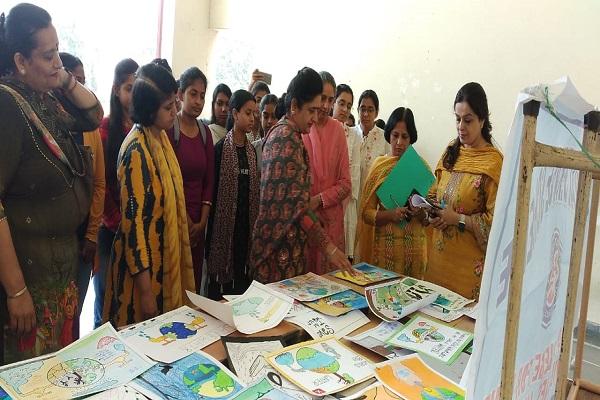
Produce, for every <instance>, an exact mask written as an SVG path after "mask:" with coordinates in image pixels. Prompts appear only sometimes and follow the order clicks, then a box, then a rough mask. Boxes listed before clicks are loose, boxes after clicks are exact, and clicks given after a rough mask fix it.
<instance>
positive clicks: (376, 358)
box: [202, 274, 475, 362]
mask: <svg viewBox="0 0 600 400" xmlns="http://www.w3.org/2000/svg"><path fill="white" fill-rule="evenodd" d="M323 277H324V278H327V279H329V280H331V281H333V282H336V283H339V284H342V285H344V286H347V287H348V288H349V289H352V290H354V291H355V292H357V293H360V294H362V295H364V294H365V288H364V287H363V286H358V285H355V284H353V283H352V282H348V281H346V280H343V279H338V278H336V277H334V276H332V275H328V274H326V275H323ZM367 317H368V318H369V320H370V321H369V323H367V324H366V325H363V326H361V327H360V328H358V329H356V330H354V331H353V332H352V333H351V334H350V336H354V335H357V334H359V333H361V332H364V331H366V330H369V329H371V328H374V327H376V326H377V325H379V323H380V322H381V320H380V319H379V318H378V317H376V316H375V315H373V314H372V313H371V312H370V311H369V312H368V313H367ZM448 325H450V326H453V327H455V328H457V329H462V330H465V331H468V332H473V330H474V327H475V321H473V320H472V319H471V318H469V317H466V316H462V317H460V318H459V319H457V320H455V321H452V322H450V323H449V324H448ZM229 336H253V337H267V336H279V337H282V338H283V340H284V342H285V343H286V344H287V345H292V344H295V343H299V342H301V341H304V340H309V339H311V338H310V337H309V336H308V334H307V333H306V332H305V331H304V329H302V328H301V327H299V326H297V325H294V324H292V323H290V322H287V321H285V320H284V321H281V323H280V324H279V325H277V326H276V327H275V328H272V329H268V330H266V331H262V332H258V333H255V334H253V335H246V334H243V333H241V332H238V331H235V332H233V333H231V334H230V335H229ZM341 342H342V343H344V344H345V345H347V346H348V347H350V348H351V349H352V350H354V351H355V352H357V353H359V354H360V355H362V356H364V357H366V358H368V359H369V360H371V361H373V362H381V361H384V360H385V358H384V357H382V356H380V355H379V354H375V353H373V352H372V351H370V350H368V349H365V348H364V347H362V346H360V345H358V344H356V343H354V342H351V341H349V340H346V339H341ZM202 351H204V352H205V353H208V354H210V355H211V356H212V357H214V358H216V359H217V360H219V361H221V362H224V361H226V360H227V352H226V351H225V347H224V346H223V342H221V341H220V340H218V341H216V342H214V343H213V344H211V345H208V346H206V347H205V348H203V349H202Z"/></svg>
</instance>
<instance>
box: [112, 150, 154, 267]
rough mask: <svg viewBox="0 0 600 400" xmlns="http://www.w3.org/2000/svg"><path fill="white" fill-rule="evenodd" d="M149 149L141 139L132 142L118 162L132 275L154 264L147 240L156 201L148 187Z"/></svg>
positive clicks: (123, 225)
mask: <svg viewBox="0 0 600 400" xmlns="http://www.w3.org/2000/svg"><path fill="white" fill-rule="evenodd" d="M146 156H147V154H146V151H145V150H144V149H143V148H142V147H141V146H140V144H139V143H136V144H132V145H131V147H130V148H129V149H127V150H126V151H125V153H124V154H123V159H122V161H121V164H120V165H119V170H118V178H119V186H120V193H121V195H120V197H121V199H120V202H121V213H122V218H121V232H122V234H123V236H124V238H125V248H124V249H123V251H124V253H125V254H124V255H125V260H126V262H127V268H128V269H129V273H130V274H131V275H135V274H138V273H140V272H143V271H145V270H146V269H148V268H151V267H152V265H151V254H150V251H151V249H150V247H149V246H148V240H146V238H149V237H150V235H151V234H150V232H149V230H150V228H151V227H155V226H154V224H153V223H152V219H153V215H152V210H153V205H152V204H149V202H151V201H152V200H154V201H157V199H156V198H155V196H152V195H151V193H148V194H146V188H151V187H152V178H151V174H150V173H148V171H149V166H148V159H147V157H146Z"/></svg>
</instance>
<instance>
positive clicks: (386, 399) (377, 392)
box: [344, 381, 434, 400]
mask: <svg viewBox="0 0 600 400" xmlns="http://www.w3.org/2000/svg"><path fill="white" fill-rule="evenodd" d="M377 382H378V383H376V384H374V385H371V386H370V387H367V388H365V389H363V390H362V391H360V392H358V393H356V394H354V395H353V396H351V397H347V398H345V399H344V400H354V399H356V400H398V399H401V398H400V397H399V396H398V395H397V394H395V393H394V392H392V391H391V390H389V389H388V388H386V387H385V386H384V385H383V384H381V383H379V381H377ZM432 400H434V399H432Z"/></svg>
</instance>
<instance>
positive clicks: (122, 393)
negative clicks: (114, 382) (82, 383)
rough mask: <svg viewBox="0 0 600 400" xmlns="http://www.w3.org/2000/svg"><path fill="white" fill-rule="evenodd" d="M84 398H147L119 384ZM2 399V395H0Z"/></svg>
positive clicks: (140, 399)
mask: <svg viewBox="0 0 600 400" xmlns="http://www.w3.org/2000/svg"><path fill="white" fill-rule="evenodd" d="M85 399H86V400H147V398H146V396H144V395H143V394H141V393H140V392H138V391H137V390H135V389H133V388H131V387H129V386H127V385H123V386H119V387H117V388H114V389H110V390H107V391H105V392H102V393H98V394H95V395H92V396H90V397H86V398H85ZM0 400H2V397H0Z"/></svg>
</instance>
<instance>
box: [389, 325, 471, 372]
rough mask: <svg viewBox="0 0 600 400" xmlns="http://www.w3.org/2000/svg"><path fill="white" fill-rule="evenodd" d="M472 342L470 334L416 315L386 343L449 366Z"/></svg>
mask: <svg viewBox="0 0 600 400" xmlns="http://www.w3.org/2000/svg"><path fill="white" fill-rule="evenodd" d="M472 340H473V334H472V333H470V332H465V331H462V330H460V329H455V328H453V327H451V326H448V325H446V324H443V323H441V322H436V321H434V320H432V319H430V318H427V317H425V316H423V315H416V316H415V317H413V318H412V319H411V320H410V321H409V322H408V323H407V324H406V325H405V326H404V327H403V328H400V329H399V330H398V331H396V332H394V333H393V335H392V336H391V337H390V338H389V339H388V340H387V341H386V343H388V344H391V345H392V346H398V347H402V348H405V349H409V350H414V351H417V352H419V353H423V354H426V355H428V356H431V357H433V358H436V359H438V360H440V361H443V362H445V363H446V364H448V365H449V364H452V363H453V362H454V360H455V359H456V358H457V357H458V356H459V355H460V353H461V351H462V350H463V349H464V348H465V347H466V346H467V345H468V344H469V343H470V342H471V341H472Z"/></svg>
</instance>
